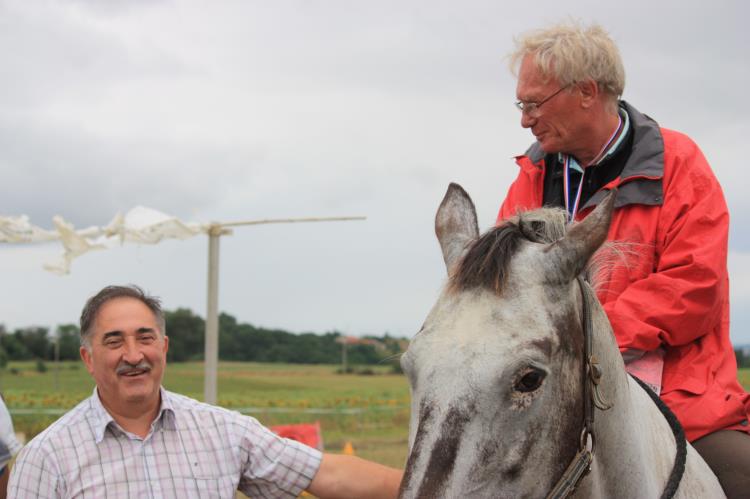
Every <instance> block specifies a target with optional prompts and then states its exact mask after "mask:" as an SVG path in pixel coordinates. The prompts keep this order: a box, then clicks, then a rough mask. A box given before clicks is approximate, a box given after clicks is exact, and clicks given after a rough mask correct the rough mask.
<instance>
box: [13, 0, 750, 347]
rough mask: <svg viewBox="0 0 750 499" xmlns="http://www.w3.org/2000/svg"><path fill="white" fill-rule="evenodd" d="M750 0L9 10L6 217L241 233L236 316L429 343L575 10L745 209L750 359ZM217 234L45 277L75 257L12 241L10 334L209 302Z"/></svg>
mask: <svg viewBox="0 0 750 499" xmlns="http://www.w3.org/2000/svg"><path fill="white" fill-rule="evenodd" d="M749 5H750V4H748V3H747V2H744V1H741V0H736V1H721V0H718V1H715V2H705V1H693V0H683V1H671V0H669V1H667V0H665V1H659V2H654V1H643V0H633V1H629V2H601V1H588V0H576V1H565V2H562V1H559V0H557V1H537V2H513V3H510V2H508V3H505V2H497V1H473V0H464V1H461V2H456V1H453V2H448V1H439V0H438V1H436V0H433V1H406V0H399V1H393V0H380V1H378V2H364V1H351V0H338V1H337V0H331V1H315V0H298V1H289V0H275V1H273V2H261V1H176V0H175V1H150V0H149V1H146V0H133V1H120V2H97V1H94V0H76V1H72V0H68V1H44V0H39V1H34V2H28V1H24V0H0V215H5V216H8V215H22V214H25V215H28V216H29V217H30V219H31V222H32V223H34V224H35V225H38V226H41V227H44V228H51V227H52V217H53V216H54V215H61V216H62V217H63V218H64V219H65V220H67V221H68V222H70V223H72V224H74V225H75V227H76V228H85V227H88V226H91V225H96V226H103V225H106V224H107V223H108V222H109V221H110V220H111V219H112V218H113V217H114V216H115V214H116V213H118V212H120V213H125V212H127V211H128V210H129V209H131V208H133V207H134V206H137V205H142V206H147V207H150V208H154V209H157V210H160V211H162V212H165V213H168V214H171V215H174V216H177V217H179V218H180V219H182V220H184V221H189V222H201V223H205V222H212V221H218V222H233V221H240V220H255V219H265V218H292V217H314V216H318V217H324V216H356V215H361V216H366V217H367V220H366V221H359V222H331V223H308V224H293V225H264V226H254V227H240V228H236V229H235V230H234V233H233V234H232V235H231V236H224V237H222V239H221V257H220V258H221V260H220V278H219V288H220V293H219V307H220V310H222V311H226V312H227V313H229V314H231V315H233V316H235V317H236V318H237V319H238V320H240V321H242V322H247V323H251V324H255V325H259V326H265V327H271V328H283V329H287V330H290V331H295V332H304V331H312V332H318V333H322V332H326V331H332V330H337V331H340V332H342V333H344V334H351V335H365V334H375V335H382V334H384V333H386V332H387V333H389V334H391V335H395V336H402V337H411V336H413V334H414V333H416V332H417V330H418V329H419V327H420V325H421V324H422V321H423V320H424V318H425V316H426V315H427V313H428V312H429V309H430V308H431V306H432V304H433V303H434V301H435V299H436V298H437V296H438V294H439V290H440V287H441V285H442V283H443V281H444V279H445V267H444V264H443V261H442V256H441V254H440V251H439V246H438V243H437V241H436V239H435V235H434V225H433V223H434V215H435V211H436V209H437V207H438V205H439V203H440V201H441V199H442V197H443V195H444V193H445V190H446V189H447V186H448V184H449V183H450V182H458V183H459V184H461V185H462V186H463V187H464V188H465V189H466V190H467V192H469V194H470V195H471V196H472V198H473V199H474V202H475V204H476V207H477V212H478V216H479V225H480V228H481V229H487V228H490V227H491V226H492V224H493V222H494V219H495V216H496V214H497V209H498V207H499V205H500V203H501V201H502V199H503V198H504V196H505V192H506V191H507V189H508V186H509V185H510V183H511V182H512V180H513V179H514V178H515V176H516V173H517V166H516V165H515V163H514V162H513V160H512V158H513V156H515V155H517V154H520V153H522V152H523V151H525V150H526V148H527V147H528V146H529V145H530V143H531V141H532V136H531V134H530V132H528V131H526V130H523V129H522V128H521V127H520V115H519V113H518V111H517V110H516V109H515V107H514V106H513V102H514V101H515V84H516V82H515V79H514V77H513V75H512V74H511V73H510V71H509V70H508V67H507V60H506V56H507V54H508V53H509V52H510V51H511V50H512V49H513V37H514V35H518V34H520V33H522V32H524V31H527V30H529V29H534V28H539V27H544V26H547V25H549V24H552V23H556V22H559V21H564V20H567V19H576V20H580V21H583V22H584V23H591V22H597V23H599V24H601V25H602V26H604V27H605V29H607V30H608V31H609V32H610V34H611V36H612V37H613V39H614V40H615V41H616V43H617V44H618V46H619V48H620V51H621V54H622V57H623V60H624V63H625V69H626V75H627V76H626V78H627V82H626V87H625V92H624V96H623V97H624V99H625V100H627V101H628V102H630V103H631V104H633V105H634V106H635V107H636V108H638V109H639V110H641V111H643V112H645V113H647V114H648V115H649V116H651V117H653V118H654V119H656V120H657V121H658V122H659V123H660V124H661V125H662V126H665V127H668V128H672V129H676V130H680V131H682V132H684V133H687V134H688V135H690V136H691V137H692V138H693V139H694V140H695V141H696V142H697V143H698V144H699V146H700V147H701V149H702V150H703V152H704V153H705V155H706V157H707V158H708V160H709V162H710V163H711V164H712V166H713V169H714V172H715V174H716V176H717V177H718V179H719V181H720V182H721V184H722V186H723V188H724V193H725V196H726V199H727V202H728V205H729V210H730V213H731V219H732V221H731V228H730V252H729V269H730V282H731V306H732V323H731V338H732V340H733V342H735V344H744V343H748V344H750V230H748V229H750V215H749V213H750V210H749V209H750V196H748V195H747V186H748V185H750V182H748V180H749V179H748V167H747V165H746V164H745V163H746V158H747V153H746V152H745V151H743V144H744V140H747V138H746V137H747V134H748V131H750V113H749V112H748V111H750V109H748V97H747V89H748V88H750V65H749V64H748V62H747V61H748V58H747V54H748V47H750V34H748V30H747V26H746V24H747V23H746V20H747V19H748V16H749V15H750V6H749ZM207 246H208V243H207V238H206V237H205V236H197V237H194V238H192V239H189V240H185V241H165V242H162V243H161V244H158V245H155V246H148V245H141V246H139V245H124V246H120V247H115V248H112V249H108V250H106V251H99V252H92V253H89V254H86V255H84V256H82V257H81V258H79V259H77V260H75V261H74V262H73V266H72V271H71V273H70V274H69V275H67V276H62V277H61V276H58V275H55V274H51V273H49V272H46V271H44V270H43V269H42V265H43V264H44V263H47V262H50V261H54V260H56V259H57V258H58V257H59V255H60V253H61V251H62V250H61V247H60V245H58V244H37V245H30V244H26V245H10V244H0V324H4V325H5V326H6V328H8V329H13V328H17V327H25V326H31V325H38V326H47V327H51V328H54V327H55V325H58V324H62V323H75V322H77V320H78V316H79V314H80V310H81V308H82V306H83V304H84V302H85V300H86V299H87V298H88V297H89V296H91V295H92V294H94V293H95V292H96V291H98V290H99V289H100V288H101V287H103V286H105V285H108V284H127V283H135V284H139V285H141V286H143V287H144V288H145V289H147V290H148V291H150V292H151V293H153V294H155V295H158V296H160V297H161V298H162V299H163V302H164V306H165V308H167V309H175V308H178V307H187V308H190V309H192V310H193V311H195V312H196V313H198V314H200V315H202V316H204V315H205V310H206V276H207Z"/></svg>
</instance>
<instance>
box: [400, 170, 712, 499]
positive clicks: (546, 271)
mask: <svg viewBox="0 0 750 499" xmlns="http://www.w3.org/2000/svg"><path fill="white" fill-rule="evenodd" d="M615 196H616V194H615V193H611V194H610V195H609V196H608V197H607V198H606V199H605V200H604V201H602V202H601V203H600V204H599V205H598V206H597V207H596V209H595V210H593V211H592V212H591V213H589V214H588V216H587V217H586V218H585V219H584V220H583V221H581V222H578V223H576V224H572V225H569V226H568V225H567V224H566V223H565V212H564V211H562V210H557V209H541V210H536V211H533V212H527V213H521V214H519V215H518V216H516V217H515V218H513V219H511V220H509V221H506V222H505V223H504V224H502V225H500V226H498V227H495V228H493V229H490V230H489V231H488V232H486V233H485V234H484V235H482V236H481V237H480V236H479V231H478V226H477V216H476V211H475V208H474V204H473V202H472V201H471V199H470V198H469V196H468V194H466V192H465V191H464V190H463V188H461V187H460V186H459V185H457V184H451V185H450V187H449V189H448V192H447V193H446V195H445V197H444V199H443V201H442V203H441V204H440V207H439V209H438V212H437V215H436V219H435V230H436V233H437V237H438V240H439V242H440V246H441V249H442V254H443V258H444V260H445V264H446V267H447V270H448V276H449V277H448V281H447V284H446V285H445V287H444V289H443V290H442V292H441V294H440V296H439V298H438V300H437V302H436V303H435V305H434V306H433V308H432V310H431V311H430V313H429V315H428V317H427V319H426V320H425V322H424V325H423V326H422V328H421V330H420V331H419V332H418V333H417V334H416V335H415V336H414V338H413V339H412V340H411V342H410V344H409V347H408V349H407V350H406V352H405V353H404V354H403V355H402V357H401V366H402V368H403V371H404V373H405V374H406V375H407V377H408V380H409V384H410V392H411V419H410V427H409V455H408V459H407V462H406V467H405V472H404V478H403V480H402V482H401V487H400V491H399V496H400V497H402V498H436V497H447V498H453V497H470V498H474V497H477V498H485V497H487V498H489V497H492V498H503V497H513V498H521V497H530V498H536V497H568V496H573V497H586V498H589V497H606V498H611V497H623V498H624V497H632V498H645V497H660V496H661V497H672V496H674V497H711V498H714V497H724V493H723V491H722V489H721V486H720V485H719V482H718V481H717V479H716V477H715V476H714V474H713V473H712V472H711V470H710V468H709V467H708V466H707V465H706V463H705V462H704V461H703V460H702V459H701V457H700V455H699V454H698V453H697V452H696V451H695V450H694V449H693V448H692V447H691V446H690V445H689V444H687V443H686V441H685V438H684V433H682V429H681V427H679V424H677V422H676V418H674V416H673V415H672V416H671V418H672V419H671V424H670V422H669V421H670V420H668V419H667V418H665V415H663V414H662V412H661V411H660V410H659V408H658V407H657V405H656V404H655V403H654V402H655V400H654V399H656V401H658V397H656V396H655V395H649V394H648V393H647V391H646V389H645V388H644V387H642V386H641V385H640V384H639V383H637V382H636V380H635V379H634V378H631V377H630V376H629V375H628V374H627V373H626V371H625V366H624V363H623V360H622V356H621V355H620V352H619V350H618V347H617V343H616V341H615V338H614V334H613V332H612V328H611V326H610V324H609V321H608V320H607V317H606V315H605V313H604V311H603V309H602V307H601V305H600V304H599V302H598V300H597V299H596V295H595V294H594V291H593V290H592V289H591V288H590V287H589V284H588V282H586V281H585V280H584V279H583V278H582V276H583V275H587V274H588V273H589V270H588V269H587V263H588V262H589V260H590V259H591V257H592V255H594V253H595V252H596V251H597V249H598V248H599V247H600V246H601V245H602V244H603V243H604V241H605V239H606V237H607V231H608V228H609V224H610V220H611V214H612V211H613V207H614V199H615ZM659 402H660V401H659ZM670 415H671V413H670V412H668V414H667V416H668V417H669V416H670Z"/></svg>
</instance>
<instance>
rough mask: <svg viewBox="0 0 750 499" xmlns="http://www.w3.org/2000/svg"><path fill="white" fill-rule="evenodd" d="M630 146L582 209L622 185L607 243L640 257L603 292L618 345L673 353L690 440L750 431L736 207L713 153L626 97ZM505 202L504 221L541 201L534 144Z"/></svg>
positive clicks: (669, 391)
mask: <svg viewBox="0 0 750 499" xmlns="http://www.w3.org/2000/svg"><path fill="white" fill-rule="evenodd" d="M622 105H623V107H624V108H625V110H626V111H627V112H628V115H629V116H630V120H631V124H632V126H633V133H634V136H633V147H632V151H631V154H630V157H629V159H628V161H627V163H626V165H625V168H624V169H623V172H622V174H621V175H620V177H619V178H617V179H615V180H614V181H612V182H610V183H609V184H607V185H606V186H604V187H603V188H602V189H601V190H600V191H599V192H597V193H596V194H594V195H593V196H592V197H591V199H589V200H588V202H587V203H586V204H585V205H584V206H583V207H582V208H581V210H579V212H578V217H577V218H578V219H581V218H584V217H585V216H586V215H587V214H588V213H590V212H591V210H592V209H593V207H594V206H596V204H597V203H598V202H599V201H600V200H601V199H602V198H603V197H604V195H605V191H607V190H608V189H611V188H614V187H617V188H618V191H619V192H618V196H617V200H616V204H615V212H614V214H613V218H612V225H611V227H610V229H609V236H608V239H609V240H616V241H620V242H626V243H635V244H632V245H630V247H629V248H628V252H631V251H633V252H634V253H635V255H634V256H635V257H631V258H629V259H628V261H627V263H628V265H615V267H614V268H613V269H612V270H610V271H609V272H611V274H610V275H608V276H605V278H604V279H603V281H602V284H600V286H599V289H598V296H599V300H600V301H601V302H602V305H603V306H604V310H605V311H606V313H607V316H608V317H609V320H610V322H611V323H612V328H613V329H614V332H615V336H616V338H617V343H618V344H619V346H620V350H621V351H623V352H624V351H627V350H640V351H645V352H649V351H652V350H655V349H657V348H659V347H660V346H661V347H663V348H664V349H665V350H666V354H665V356H664V371H663V374H662V392H661V398H662V399H663V400H664V401H665V402H666V403H667V405H669V407H670V408H671V409H672V410H673V411H674V412H675V414H676V415H677V417H678V419H679V420H680V422H681V423H682V425H683V426H684V428H685V434H686V435H687V438H688V440H690V441H693V440H695V439H697V438H700V437H702V436H704V435H707V434H708V433H712V432H714V431H716V430H719V429H725V428H732V429H739V430H744V431H748V432H750V428H749V427H748V422H747V420H748V415H749V414H750V395H748V394H747V393H745V391H744V390H743V388H742V387H741V386H740V384H739V382H738V381H737V363H736V359H735V356H734V351H733V348H732V344H731V342H730V340H729V279H728V276H727V234H728V229H729V213H728V211H727V206H726V202H725V201H724V195H723V193H722V190H721V186H719V183H718V181H717V180H716V178H715V177H714V174H713V172H712V171H711V168H710V166H709V165H708V162H707V161H706V158H705V157H704V156H703V154H702V153H701V151H700V149H698V146H697V145H696V144H695V143H694V142H693V141H692V140H690V138H688V137H687V136H685V135H683V134H680V133H678V132H674V131H671V130H666V129H660V128H659V126H658V125H657V124H656V122H654V121H653V120H651V119H650V118H648V117H647V116H645V115H643V114H641V113H639V112H638V111H636V110H635V109H634V108H633V107H631V106H630V105H628V104H627V103H625V102H623V103H622ZM516 162H517V163H518V165H519V166H520V167H521V171H520V172H519V175H518V177H517V178H516V180H515V181H514V182H513V184H512V185H511V186H510V189H509V190H508V195H507V197H506V199H505V201H504V202H503V204H502V206H501V207H500V213H499V214H498V223H499V222H500V221H502V220H503V219H505V218H508V217H509V216H512V215H514V214H515V213H516V212H517V211H521V210H526V209H534V208H539V207H540V206H541V204H542V192H543V179H544V171H545V165H544V153H543V152H542V151H541V149H540V148H539V144H534V145H533V146H532V147H531V148H530V149H529V151H527V153H526V155H523V156H519V157H517V158H516Z"/></svg>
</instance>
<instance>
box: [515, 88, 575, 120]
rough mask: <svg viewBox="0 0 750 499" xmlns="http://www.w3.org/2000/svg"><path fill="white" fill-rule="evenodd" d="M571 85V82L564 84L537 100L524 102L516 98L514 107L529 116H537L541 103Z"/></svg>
mask: <svg viewBox="0 0 750 499" xmlns="http://www.w3.org/2000/svg"><path fill="white" fill-rule="evenodd" d="M571 85H573V83H571V84H569V85H565V86H564V87H560V88H559V89H558V90H557V92H555V93H554V94H552V95H550V96H549V97H545V98H544V99H542V100H541V101H539V102H524V101H522V100H518V101H516V107H517V108H518V110H519V111H521V112H522V113H526V114H528V115H529V116H531V117H532V118H536V117H537V116H539V108H540V107H542V104H544V103H545V102H548V101H550V100H552V98H553V97H555V96H556V95H557V94H559V93H560V92H562V91H563V90H565V89H566V88H568V87H570V86H571Z"/></svg>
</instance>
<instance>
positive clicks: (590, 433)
mask: <svg viewBox="0 0 750 499" xmlns="http://www.w3.org/2000/svg"><path fill="white" fill-rule="evenodd" d="M577 280H578V286H579V288H580V289H581V296H582V298H583V305H582V306H581V313H582V322H583V338H584V341H583V358H584V365H583V429H582V430H581V440H580V444H579V448H578V452H577V453H576V455H575V456H574V457H573V460H572V461H571V462H570V464H569V465H568V468H567V469H566V470H565V473H563V475H562V477H560V479H559V480H558V481H557V483H556V484H555V486H554V487H553V489H552V490H551V491H550V493H549V494H547V499H563V498H566V497H568V496H570V495H571V494H572V493H573V492H574V491H575V489H576V487H577V486H578V484H579V483H580V482H581V480H582V479H583V477H585V476H586V475H587V474H588V473H589V472H590V471H591V463H592V462H593V460H594V445H595V443H596V438H595V435H594V412H595V410H596V409H599V410H602V411H606V410H608V409H610V408H611V407H612V404H610V403H608V402H607V401H606V400H605V399H604V397H603V396H602V394H601V393H599V382H600V381H601V378H602V370H601V368H600V367H599V362H598V360H597V358H596V355H594V335H593V329H594V326H593V321H592V318H591V305H590V303H589V300H590V299H591V298H592V292H591V288H589V286H588V284H586V281H585V280H584V279H583V278H582V277H580V276H579V277H578V279H577ZM633 378H634V379H635V380H636V381H637V382H638V384H640V385H641V387H642V388H643V389H644V390H646V393H648V395H649V397H651V399H652V400H653V401H654V403H655V404H656V405H657V407H659V410H660V411H661V412H662V414H663V415H664V417H665V418H666V420H667V422H668V423H669V426H670V428H672V433H673V434H674V439H675V443H676V445H677V454H676V456H675V463H674V466H673V467H672V472H671V473H670V475H669V480H668V481H667V484H666V486H665V487H664V491H663V492H662V495H661V499H671V498H672V497H673V496H674V495H675V493H676V492H677V488H678V487H679V485H680V480H682V475H683V473H684V471H685V460H686V457H687V444H686V441H685V432H684V431H683V429H682V426H681V425H680V422H679V421H678V420H677V417H676V416H675V415H674V413H673V412H672V411H670V410H669V407H667V406H666V404H665V403H664V402H663V401H662V400H661V399H660V398H659V396H658V395H656V394H655V393H653V392H652V390H651V389H650V388H648V387H647V386H645V385H644V383H643V382H642V381H641V380H639V379H638V378H636V377H633Z"/></svg>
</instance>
